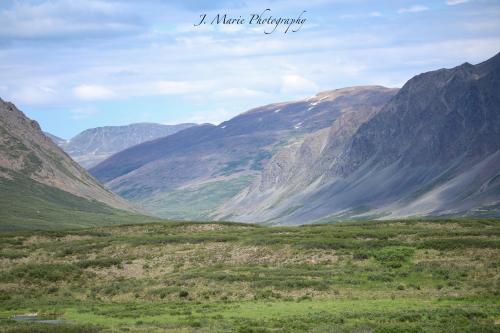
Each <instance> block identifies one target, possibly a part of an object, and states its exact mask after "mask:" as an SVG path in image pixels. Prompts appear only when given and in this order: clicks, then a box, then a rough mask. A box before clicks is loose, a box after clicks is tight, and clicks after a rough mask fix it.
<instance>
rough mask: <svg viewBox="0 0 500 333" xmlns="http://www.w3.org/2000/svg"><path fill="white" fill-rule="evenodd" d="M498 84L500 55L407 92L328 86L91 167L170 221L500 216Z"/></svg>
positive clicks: (427, 76)
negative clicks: (314, 94)
mask: <svg viewBox="0 0 500 333" xmlns="http://www.w3.org/2000/svg"><path fill="white" fill-rule="evenodd" d="M499 79H500V56H499V55H496V56H495V57H493V58H491V59H489V60H487V61H485V62H483V63H480V64H477V65H471V64H468V63H465V64H462V65H460V66H457V67H455V68H451V69H440V70H436V71H432V72H428V73H424V74H421V75H417V76H416V77H414V78H412V79H411V80H409V81H408V82H407V83H406V84H405V85H404V86H403V87H402V88H401V89H389V88H385V87H380V86H361V87H351V88H343V89H337V90H333V91H326V92H322V93H319V94H317V95H316V96H313V97H311V98H308V99H305V100H300V101H294V102H285V103H276V104H270V105H266V106H262V107H257V108H255V109H252V110H249V111H247V112H245V113H242V114H241V115H239V116H236V117H234V118H232V119H230V120H228V121H225V122H223V123H221V124H220V125H218V126H214V125H211V124H203V125H197V126H193V125H192V124H183V125H182V126H190V127H189V128H186V129H184V130H181V131H179V132H176V133H173V134H171V135H168V136H164V137H159V138H157V139H155V140H153V141H147V142H143V143H140V142H138V143H140V144H138V145H135V146H131V147H128V148H126V149H124V150H123V151H120V152H117V153H116V154H114V155H112V156H110V157H108V158H107V159H105V160H104V161H102V162H100V163H99V164H97V165H95V166H92V167H91V168H90V169H89V171H90V173H91V174H93V175H94V176H95V177H96V178H97V179H98V180H99V181H101V182H102V183H104V184H105V185H106V186H107V187H108V188H109V189H111V190H112V191H113V192H115V193H117V194H119V195H121V196H122V197H124V198H126V199H127V200H129V201H131V202H133V203H134V204H136V205H138V206H140V207H142V208H143V209H144V210H145V211H146V212H148V213H150V214H152V215H155V216H158V217H162V218H171V219H184V220H186V219H187V220H190V219H191V220H193V219H195V220H231V221H243V222H256V223H266V224H271V225H276V224H304V223H312V222H318V221H322V222H329V221H343V220H353V219H354V220H359V219H391V218H401V217H417V216H418V217H422V216H427V217H437V216H446V217H450V216H455V217H457V216H462V217H464V216H473V217H481V216H484V217H492V216H498V215H499V212H500V210H499V208H500V206H499V204H500V195H499V193H500V187H499V186H500V167H499V165H500V160H499V158H500V155H499V154H500V152H499V149H500V114H499V105H500V83H499ZM136 126H137V125H136ZM179 126H181V125H179ZM177 129H179V127H177ZM103 131H104V130H103V129H94V130H89V131H87V132H91V133H92V132H95V133H100V132H103ZM146 131H148V132H152V130H149V129H148V130H146ZM84 134H87V133H82V134H81V136H82V135H84ZM109 138H113V134H111V132H110V134H109ZM101 140H102V141H103V142H105V140H104V138H102V139H101ZM85 141H87V142H88V141H89V140H85ZM90 141H93V139H92V140H90ZM56 142H57V141H56ZM59 145H60V146H61V147H62V148H63V149H66V150H67V152H68V153H69V154H70V155H72V156H73V155H74V154H75V153H74V152H75V151H79V149H81V148H80V147H79V146H78V140H71V141H70V144H68V143H62V144H61V143H59ZM69 146H71V147H72V148H68V147H69ZM96 149H97V150H99V149H100V148H96ZM77 158H78V156H77Z"/></svg>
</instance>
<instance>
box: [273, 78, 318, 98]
mask: <svg viewBox="0 0 500 333" xmlns="http://www.w3.org/2000/svg"><path fill="white" fill-rule="evenodd" d="M317 89H318V87H317V85H316V84H315V83H314V82H313V81H311V80H309V79H306V78H305V77H302V76H300V75H295V74H292V75H284V76H283V77H282V78H281V92H282V93H284V94H293V95H298V94H304V95H307V94H310V93H311V92H314V91H316V90H317Z"/></svg>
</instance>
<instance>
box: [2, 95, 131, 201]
mask: <svg viewBox="0 0 500 333" xmlns="http://www.w3.org/2000/svg"><path fill="white" fill-rule="evenodd" d="M0 169H1V171H2V173H1V174H0V177H4V178H12V177H14V176H15V174H20V175H22V176H25V177H29V178H31V179H33V180H35V181H37V182H40V183H43V184H45V185H49V186H52V187H56V188H58V189H61V190H63V191H66V192H69V193H71V194H74V195H76V196H80V197H83V198H87V199H91V200H97V201H100V202H103V203H105V204H107V205H109V206H111V207H114V208H119V209H125V210H134V208H133V207H132V206H131V205H130V204H129V203H127V202H126V201H125V200H123V199H122V198H120V197H118V196H117V195H115V194H113V193H111V192H110V191H108V190H107V189H105V188H104V187H103V186H102V185H101V184H99V182H97V181H96V180H95V179H94V178H93V177H92V176H90V175H89V174H88V173H87V172H86V171H85V170H84V169H83V168H82V167H80V166H79V165H78V164H77V163H76V162H74V161H73V160H71V158H70V157H69V156H68V155H66V153H64V152H63V151H62V150H61V149H60V148H59V147H57V146H56V145H55V144H54V143H53V142H52V140H50V139H49V138H48V137H47V136H45V135H44V134H43V132H42V131H41V129H40V126H39V125H38V123H37V122H36V121H33V120H30V119H29V118H27V117H26V116H25V115H24V114H23V113H22V112H21V111H19V110H18V109H17V108H16V107H15V105H14V104H12V103H9V102H4V101H3V100H1V99H0Z"/></svg>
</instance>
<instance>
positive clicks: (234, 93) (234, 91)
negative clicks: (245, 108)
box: [214, 88, 267, 100]
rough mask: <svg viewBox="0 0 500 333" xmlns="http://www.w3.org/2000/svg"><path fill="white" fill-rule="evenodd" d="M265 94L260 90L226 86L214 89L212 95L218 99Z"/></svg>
mask: <svg viewBox="0 0 500 333" xmlns="http://www.w3.org/2000/svg"><path fill="white" fill-rule="evenodd" d="M266 95H267V94H266V93H265V92H263V91H260V90H254V89H247V88H228V89H223V90H219V91H216V92H215V93H214V96H215V97H216V98H219V99H223V100H224V99H243V98H254V97H263V96H266Z"/></svg>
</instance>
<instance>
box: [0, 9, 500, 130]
mask: <svg viewBox="0 0 500 333" xmlns="http://www.w3.org/2000/svg"><path fill="white" fill-rule="evenodd" d="M265 9H270V11H268V12H267V13H266V14H265V15H267V16H269V15H272V16H273V17H282V18H297V17H298V16H299V15H300V14H301V13H302V12H303V11H306V12H305V13H303V15H302V18H305V19H306V21H305V22H304V24H303V25H302V27H301V28H300V30H299V31H296V32H292V31H290V30H289V31H288V32H287V33H284V30H285V28H284V27H282V26H280V27H278V29H276V31H274V32H273V33H270V34H266V33H265V31H267V32H269V31H270V30H272V29H271V28H272V26H271V25H270V26H266V25H258V24H252V25H250V24H247V23H246V24H231V25H229V24H210V22H208V23H207V24H202V25H200V26H195V24H197V23H198V22H199V21H200V17H201V16H200V15H203V14H207V18H208V19H209V20H211V19H212V18H213V17H215V15H217V14H220V15H224V14H226V15H228V17H232V18H238V17H240V16H241V17H242V18H245V19H246V20H247V21H248V19H249V17H250V15H251V14H260V13H262V12H263V11H264V10H265ZM0 22H1V24H0V98H2V99H3V100H7V101H11V102H13V103H14V104H16V105H17V106H18V108H19V109H21V110H22V111H24V112H25V113H26V114H27V115H28V116H29V117H31V118H33V119H35V120H37V121H38V122H39V123H40V125H41V126H42V128H43V129H44V130H45V131H48V132H50V133H52V134H55V135H57V136H60V137H63V138H65V139H69V138H71V137H72V136H74V135H76V134H77V133H79V132H80V131H82V130H85V129H87V128H92V127H98V126H110V125H126V124H130V123H135V122H156V123H162V124H177V123H182V122H195V123H213V124H218V123H220V122H222V121H224V120H228V119H230V118H231V117H233V116H235V115H237V114H239V113H242V112H245V111H246V110H248V109H251V108H253V107H257V106H261V105H265V104H269V103H275V102H282V101H290V100H297V99H302V98H306V97H309V96H312V95H315V94H316V93H318V92H321V91H325V90H332V89H337V88H342V87H347V86H355V85H372V84H376V85H383V86H387V87H401V86H402V85H403V84H404V83H405V82H406V81H407V80H408V79H410V78H411V77H412V76H414V75H417V74H419V73H422V72H426V71H430V70H435V69H439V68H443V67H447V68H449V67H454V66H457V65H460V64H462V63H464V62H470V63H472V64H475V63H479V62H481V61H484V60H486V59H488V58H490V57H492V56H493V55H495V54H496V53H498V52H500V1H498V0H435V1H425V0H414V1H406V0H405V1H403V0H401V1H398V0H392V1H373V0H370V1H368V0H307V1H304V0H302V1H299V0H273V1H269V0H268V1H262V0H253V1H246V0H171V1H162V0H144V1H132V0H123V1H112V0H26V1H23V0H0ZM295 27H297V26H295Z"/></svg>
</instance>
